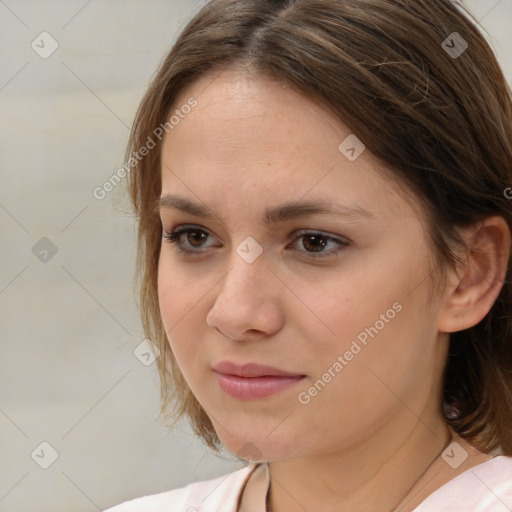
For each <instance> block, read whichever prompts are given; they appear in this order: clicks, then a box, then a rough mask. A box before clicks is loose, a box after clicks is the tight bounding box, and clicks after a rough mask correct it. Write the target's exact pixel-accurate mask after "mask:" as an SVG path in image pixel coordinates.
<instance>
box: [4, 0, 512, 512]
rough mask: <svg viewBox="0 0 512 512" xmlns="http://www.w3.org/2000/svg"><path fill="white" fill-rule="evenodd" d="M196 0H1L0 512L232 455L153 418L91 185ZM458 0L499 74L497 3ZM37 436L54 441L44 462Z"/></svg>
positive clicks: (154, 392) (124, 265)
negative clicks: (42, 243) (51, 43)
mask: <svg viewBox="0 0 512 512" xmlns="http://www.w3.org/2000/svg"><path fill="white" fill-rule="evenodd" d="M204 3H205V2H204V0H149V1H142V0H141V1H135V0H130V1H128V0H108V1H106V0H104V1H100V0H91V1H87V0H68V1H64V0H44V1H37V2H36V1H35V0H32V1H28V0H0V119H1V122H0V140H1V146H0V147H1V151H0V165H1V167H0V169H1V173H2V174H1V182H0V233H1V246H0V247H1V252H0V258H1V265H0V315H1V322H0V339H1V342H0V343H1V345H0V348H1V351H0V512H69V511H76V512H82V511H83V512H86V511H91V512H94V511H97V510H102V509H105V508H107V507H109V506H112V505H114V504H116V503H119V502H121V501H124V500H126V499H129V498H133V497H136V496H141V495H145V494H152V493H156V492H160V491H164V490H167V489H172V488H175V487H180V486H182V485H185V484H186V483H189V482H192V481H197V480H204V479H207V478H213V477H215V476H218V475H221V474H223V473H226V472H229V471H232V470H234V469H237V468H239V467H241V466H242V465H243V464H241V463H240V462H238V461H236V460H234V459H233V458H229V457H228V456H227V455H226V459H220V458H218V457H216V456H214V455H212V454H211V453H209V452H208V450H207V449H206V448H205V447H204V446H203V445H202V444H201V443H199V442H198V441H197V440H195V438H194V436H193V435H192V434H191V433H190V430H189V428H188V426H187V425H185V424H184V425H182V426H181V427H180V428H179V429H178V430H177V431H174V432H172V433H169V432H168V431H167V429H166V428H165V427H164V426H163V424H162V422H161V421H159V420H158V411H159V383H158V378H157V373H156V368H155V365H154V364H153V365H151V366H144V365H143V364H142V363H141V362H140V361H139V360H138V359H137V358H136V357H135V356H134V354H133V351H134V350H135V348H136V347H137V346H138V345H139V344H140V343H141V341H142V340H143V339H144V335H143V332H142V329H141V325H140V321H139V317H138V310H137V306H136V302H135V299H134V293H133V290H132V283H133V279H132V277H133V271H134V257H135V227H134V222H133V218H131V216H130V215H129V214H127V213H126V209H127V208H128V203H127V198H126V196H125V195H124V190H125V189H124V187H122V186H119V187H117V188H116V189H115V190H114V191H113V192H112V193H110V194H109V195H108V196H107V197H106V198H105V199H104V200H103V201H99V200H97V199H95V198H94V197H93V195H92V191H93V189H94V188H95V187H97V186H101V185H102V183H103V182H104V181H105V180H106V179H108V178H109V177H110V176H111V174H112V173H113V172H114V171H115V170H116V169H117V168H118V167H119V166H120V165H121V164H122V163H123V152H124V147H125V143H126V140H127V137H128V132H129V126H130V124H131V122H132V119H133V116H134V114H135V110H136V108H137V106H138V103H139V101H140V99H141V97H142V94H143V92H144V90H145V88H146V86H147V84H148V82H149V79H150V78H151V76H152V74H153V73H154V72H155V70H156V68H157V66H158V64H159V62H160V61H161V59H162V58H163V56H164V54H165V53H166V51H167V50H168V49H169V48H170V46H171V45H172V43H173V41H174V39H175V37H176V35H177V34H178V32H179V30H180V29H181V28H182V27H183V26H184V24H185V23H186V22H187V21H188V20H189V19H190V17H191V16H192V14H193V13H194V12H196V11H197V10H198V9H199V8H200V7H201V6H202V5H203V4H204ZM467 4H468V5H469V6H470V7H471V8H472V9H473V11H474V13H475V14H476V16H477V18H479V19H480V20H481V23H482V25H483V26H484V27H485V28H486V29H487V30H488V31H489V33H490V40H491V43H492V45H493V47H494V48H495V51H496V52H497V55H498V58H499V60H500V62H501V63H502V66H503V68H504V70H505V72H506V75H507V78H508V80H509V82H510V81H511V78H512V51H511V50H512V33H511V31H510V26H511V22H512V0H501V1H497V0H472V1H468V2H467ZM454 28H456V27H454ZM43 31H47V32H49V33H50V34H51V35H52V37H53V38H54V39H55V40H56V41H57V42H58V44H59V47H58V49H57V50H56V51H55V52H54V53H53V54H52V55H51V56H50V57H49V58H47V59H42V58H41V57H40V56H39V55H38V54H37V53H36V52H35V51H34V50H33V49H32V48H31V42H32V41H33V40H34V39H36V38H37V36H38V35H39V34H40V33H41V32H43ZM46 48H48V47H46ZM440 51H441V50H440ZM42 237H47V238H48V239H50V240H51V242H52V243H53V244H54V245H55V246H56V248H57V253H56V254H55V255H54V256H52V257H50V256H51V253H50V254H49V255H48V256H47V258H48V261H46V262H42V261H40V260H39V259H38V258H37V257H36V255H35V254H34V253H33V252H32V248H33V247H34V245H35V244H36V243H37V242H38V241H39V240H40V239H41V238H42ZM43 249H44V247H43ZM40 257H43V254H40ZM43 441H46V442H48V443H50V444H51V445H52V447H53V448H54V449H55V450H56V451H57V453H58V458H57V459H56V460H55V462H54V463H53V464H52V465H51V466H50V467H49V468H48V469H42V468H41V467H40V466H39V465H38V464H37V463H36V461H37V462H39V463H44V461H45V460H50V459H49V457H50V456H51V452H50V451H49V450H48V448H44V447H43V448H42V450H43V451H42V452H41V448H38V447H39V445H40V443H41V442H43ZM36 448H37V450H36ZM34 450H36V451H35V453H34V455H33V457H34V458H32V456H31V454H32V453H33V452H34ZM37 454H39V456H38V455H37ZM34 459H35V460H34Z"/></svg>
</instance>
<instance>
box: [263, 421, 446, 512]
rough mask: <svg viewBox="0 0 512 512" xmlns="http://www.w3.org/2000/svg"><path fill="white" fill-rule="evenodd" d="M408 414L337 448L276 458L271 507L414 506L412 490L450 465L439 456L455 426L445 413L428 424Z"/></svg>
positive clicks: (404, 511) (358, 511)
mask: <svg viewBox="0 0 512 512" xmlns="http://www.w3.org/2000/svg"><path fill="white" fill-rule="evenodd" d="M407 414H408V415H409V418H408V419H407V420H406V421H405V422H404V418H403V417H401V418H396V419H395V421H390V422H388V424H386V425H385V426H384V427H383V428H380V429H379V430H378V431H377V432H373V433H372V434H371V436H368V437H367V438H365V439H361V440H358V441H357V442H356V443H354V444H352V445H350V446H348V447H343V448H340V449H339V450H337V451H335V450H333V451H332V452H330V453H326V454H321V455H315V456H311V457H302V458H300V459H292V460H286V461H276V462H270V463H269V470H270V476H271V491H270V508H271V510H272V511H273V512H281V511H284V510H286V511H287V512H304V510H322V511H324V512H331V511H332V512H334V511H336V512H339V511H340V510H350V511H351V512H364V511H367V510H379V511H382V512H392V511H395V510H396V511H397V512H398V511H400V512H408V511H409V510H413V509H412V508H408V506H412V504H413V503H415V500H414V499H411V498H410V496H411V495H412V493H414V492H415V491H416V489H417V488H418V486H419V484H420V483H421V482H426V481H428V479H429V478H431V475H432V474H435V472H436V471H437V472H439V470H440V466H439V464H438V463H439V461H441V463H442V465H446V463H444V461H443V460H442V459H441V458H440V457H439V456H440V455H441V453H442V451H443V450H444V448H445V447H446V446H447V445H448V444H449V441H450V439H451V431H450V429H449V428H448V427H447V426H446V424H445V422H444V420H443V419H442V417H441V415H438V416H437V417H435V418H433V419H432V418H431V419H430V421H429V422H428V424H426V423H424V421H422V420H420V419H419V418H416V417H414V416H413V414H412V413H411V412H410V411H407ZM404 425H407V426H404ZM441 469H442V466H441ZM408 503H410V505H408Z"/></svg>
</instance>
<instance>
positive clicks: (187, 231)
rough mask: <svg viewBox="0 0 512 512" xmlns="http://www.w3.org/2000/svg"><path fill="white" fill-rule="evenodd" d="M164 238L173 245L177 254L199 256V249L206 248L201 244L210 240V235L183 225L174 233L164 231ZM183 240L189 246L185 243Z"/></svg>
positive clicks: (195, 227) (193, 227)
mask: <svg viewBox="0 0 512 512" xmlns="http://www.w3.org/2000/svg"><path fill="white" fill-rule="evenodd" d="M185 235H186V236H185ZM162 236H163V238H164V239H165V240H166V241H167V242H168V243H170V244H173V246H174V249H175V251H176V252H178V253H180V254H189V255H194V256H198V255H199V251H198V250H197V249H198V248H199V249H200V248H202V247H204V246H203V245H201V244H202V243H203V242H204V241H205V240H206V239H207V238H208V236H209V233H208V231H205V230H204V229H200V228H198V227H197V226H188V225H183V226H179V227H178V228H176V229H175V230H174V231H173V232H172V233H166V232H165V231H164V232H163V235H162ZM183 238H185V240H186V241H187V242H188V243H189V245H187V244H186V243H184V242H183ZM210 247H211V246H210ZM201 252H204V251H201Z"/></svg>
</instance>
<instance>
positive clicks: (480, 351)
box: [128, 0, 512, 455]
mask: <svg viewBox="0 0 512 512" xmlns="http://www.w3.org/2000/svg"><path fill="white" fill-rule="evenodd" d="M454 32H456V33H457V34H458V36H457V35H453V33H454ZM461 38H462V39H461ZM462 41H465V42H467V44H468V47H467V49H466V50H465V51H464V52H463V53H462V54H460V55H454V54H450V52H449V49H450V48H455V49H457V48H463V47H461V42H462ZM237 65H242V66H246V67H247V68H250V69H252V70H256V71H257V72H259V73H260V74H262V75H264V76H266V77H268V78H269V80H278V81H281V82H285V83H287V84H289V85H290V86H292V87H293V88H294V89H295V90H298V91H300V92H301V93H302V94H304V95H305V96H307V97H309V98H313V99H315V100H317V101H318V102H320V103H322V104H323V105H325V106H327V107H328V108H329V110H330V111H331V112H332V114H333V115H334V116H336V117H337V118H339V120H340V121H341V122H342V123H344V124H345V125H346V126H348V127H349V128H350V129H351V131H352V132H353V133H355V134H356V135H357V137H359V138H360V139H361V140H362V141H363V142H364V144H365V145H366V147H367V148H368V149H369V150H370V151H371V152H372V153H373V154H374V155H375V156H376V157H377V158H378V159H380V161H382V162H383V163H384V164H385V165H386V167H387V168H389V169H391V171H392V172H393V175H394V177H395V178H396V179H397V180H398V182H399V183H401V184H403V186H404V190H407V191H409V192H411V193H412V194H413V195H414V197H416V200H417V201H418V204H420V205H422V207H423V208H422V211H423V214H424V216H425V219H426V220H427V224H428V231H429V238H430V240H431V243H432V248H433V254H434V256H435V259H436V261H438V262H439V263H440V264H441V265H440V267H439V268H444V270H446V268H447V267H448V266H452V267H453V266H454V265H456V263H457V262H458V261H459V260H458V258H457V257H456V256H455V252H454V247H455V244H459V243H462V240H461V239H460V238H459V237H458V236H457V235H458V228H460V227H465V226H469V225H471V224H473V223H476V222H478V221H480V220H483V219H484V218H486V217H488V216H492V215H500V216H502V217H503V218H504V219H505V220H506V222H507V223H508V226H509V228H511V229H512V201H511V200H509V199H507V197H505V193H504V191H505V190H506V189H507V188H508V187H510V186H512V97H511V93H510V87H509V85H508V84H507V82H506V80H505V78H504V76H503V72H502V70H501V69H500V66H499V64H498V62H497V60H496V58H495V56H494V54H493V51H492V49H491V48H490V47H489V45H488V44H487V42H486V40H485V38H484V37H483V35H482V34H481V33H480V31H479V29H478V28H477V26H476V24H475V23H474V22H473V21H472V20H471V15H470V14H469V13H468V12H466V11H464V10H463V7H461V6H457V5H455V4H454V3H453V2H451V1H449V0H212V1H210V2H209V3H208V4H207V5H206V6H205V7H203V8H202V9H201V10H200V12H199V13H198V14H197V15H196V16H195V17H194V18H193V19H192V20H191V21H190V23H189V24H188V25H187V26H186V27H185V29H184V30H183V32H182V33H181V35H180V36H179V38H178V40H177V42H176V43H175V44H174V46H173V48H172V49H171V51H170V52H169V54H168V55H167V57H166V58H165V60H164V61H163V63H162V64H161V66H160V68H159V70H158V72H157V74H156V75H155V77H154V79H153V81H152V83H151V85H150V87H149V89H148V91H147V93H146V95H145V97H144V99H143V100H142V102H141V105H140V107H139V110H138V113H137V115H136V118H135V121H134V125H133V129H132V134H131V137H130V142H129V146H128V154H132V153H133V152H134V151H137V149H138V148H141V147H142V146H144V145H145V144H147V141H148V137H150V138H154V133H155V128H157V127H158V126H162V124H163V123H165V122H167V117H168V116H169V115H171V114H172V112H171V110H172V108H176V107H179V105H176V104H175V102H176V98H177V96H178V95H179V94H181V93H182V92H183V91H185V90H186V88H187V87H188V86H190V85H191V84H192V83H194V82H195V81H196V80H198V79H199V78H200V77H204V76H205V75H206V74H207V73H209V72H213V71H215V70H219V69H223V68H225V67H228V68H229V67H230V66H237ZM160 153H161V143H157V145H156V147H155V148H154V149H152V150H151V151H149V153H148V154H147V156H145V157H144V158H143V159H142V160H141V161H136V162H133V161H132V162H133V165H132V166H131V172H130V175H129V187H130V195H131V200H132V203H133V206H134V209H135V214H136V215H137V217H138V219H139V224H138V227H139V231H138V259H137V274H136V276H138V277H137V278H138V279H140V308H141V315H142V321H143V326H144V330H145V334H146V336H147V337H148V338H149V339H151V340H153V341H154V342H155V343H156V344H157V345H158V347H159V349H160V354H161V355H160V357H159V358H158V369H159V373H160V377H161V394H162V410H161V412H166V411H167V410H168V407H169V406H170V405H171V404H172V405H173V406H174V407H173V408H172V411H171V414H170V416H172V417H174V418H179V417H181V416H183V415H185V416H188V418H189V419H190V421H191V424H192V427H193V429H194V431H195V432H196V433H197V434H199V435H200V436H201V437H202V438H203V439H204V440H205V441H206V443H207V444H208V445H209V446H211V447H213V448H217V447H219V445H220V442H219V439H218V437H217V435H216V433H215V430H214V428H213V425H212V423H211V421H210V419H209V418H208V416H207V415H206V413H205V411H204V410H203V409H202V407H201V406H200V405H199V403H198V401H197V400H196V398H195V397H194V396H193V394H192V392H191V391H190V389H189V388H188V386H187V384H186V382H185V380H184V378H183V376H182V374H181V372H180V370H179V368H178V366H177V364H176V361H175V359H174V357H173V355H172V353H171V350H170V347H169V343H168V340H167V336H166V332H165V329H164V327H163V323H162V319H161V316H160V310H159V304H158V290H157V274H158V259H159V253H160V247H161V240H162V227H161V222H160V219H159V216H158V213H157V211H156V209H155V201H156V200H157V199H158V198H159V197H160V194H161V175H160ZM510 274H511V267H510V261H509V264H508V269H507V275H506V279H505V282H504V284H503V285H502V287H501V291H500V294H499V297H498V299H497V300H496V302H495V303H494V305H493V307H492V309H491V310H490V312H489V313H488V314H487V315H486V317H485V318H484V319H483V320H482V321H481V322H480V323H478V325H476V326H474V327H472V328H470V329H466V330H463V331H460V332H456V333H452V334H451V336H450V352H449V357H448V361H447V364H446V370H445V377H444V390H443V396H442V397H439V400H440V404H441V402H442V403H443V404H444V406H445V408H446V411H447V412H446V421H447V423H448V424H450V425H451V426H452V427H453V428H454V430H455V431H456V432H457V433H458V434H459V435H460V436H462V437H463V438H465V439H466V440H467V441H468V442H470V443H471V444H473V445H474V446H475V447H477V448H478V449H480V450H481V451H484V452H486V453H489V452H491V451H492V450H494V449H496V448H500V447H501V450H502V452H503V453H504V454H507V455H512V321H511V315H510V307H511V306H510V305H511V299H512V283H511V275H510ZM441 281H442V279H441V280H440V282H441ZM499 284H500V286H501V283H499ZM170 416H169V417H170Z"/></svg>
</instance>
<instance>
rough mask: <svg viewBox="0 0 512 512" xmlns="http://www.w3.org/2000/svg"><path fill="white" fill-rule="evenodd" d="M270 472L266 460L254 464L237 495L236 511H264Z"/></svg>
mask: <svg viewBox="0 0 512 512" xmlns="http://www.w3.org/2000/svg"><path fill="white" fill-rule="evenodd" d="M269 483H270V472H269V469H268V464H267V463H266V462H264V463H260V464H255V465H254V467H253V469H252V470H251V471H250V473H249V474H248V475H247V477H246V479H245V482H244V483H243V485H242V488H241V490H240V494H239V495H238V500H237V508H236V512H266V510H267V506H266V498H267V493H268V489H269Z"/></svg>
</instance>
